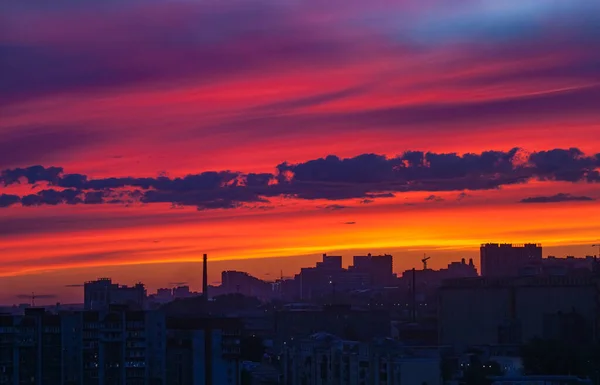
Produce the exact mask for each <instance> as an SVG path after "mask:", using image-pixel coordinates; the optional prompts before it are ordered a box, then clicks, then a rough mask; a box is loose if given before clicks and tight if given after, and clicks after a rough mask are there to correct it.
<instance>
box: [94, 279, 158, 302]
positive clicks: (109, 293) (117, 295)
mask: <svg viewBox="0 0 600 385" xmlns="http://www.w3.org/2000/svg"><path fill="white" fill-rule="evenodd" d="M83 290H84V308H85V310H107V309H108V307H109V305H113V304H120V305H128V306H130V307H132V308H137V309H143V308H144V306H145V302H146V288H145V287H144V284H142V283H137V284H135V286H125V285H123V286H120V285H119V284H116V283H113V282H112V280H111V279H110V278H99V279H98V280H96V281H88V282H86V283H85V284H84V285H83Z"/></svg>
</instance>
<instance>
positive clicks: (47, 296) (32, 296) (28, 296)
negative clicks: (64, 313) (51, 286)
mask: <svg viewBox="0 0 600 385" xmlns="http://www.w3.org/2000/svg"><path fill="white" fill-rule="evenodd" d="M17 298H23V299H28V300H30V301H31V307H35V299H36V298H38V299H50V298H56V295H54V294H38V295H36V294H35V293H34V292H32V293H31V294H19V295H17Z"/></svg>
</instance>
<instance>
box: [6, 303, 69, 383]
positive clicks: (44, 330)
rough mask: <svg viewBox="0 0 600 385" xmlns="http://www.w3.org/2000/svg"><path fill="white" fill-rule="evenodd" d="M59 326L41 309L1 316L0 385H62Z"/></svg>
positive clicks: (53, 316)
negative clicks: (22, 313)
mask: <svg viewBox="0 0 600 385" xmlns="http://www.w3.org/2000/svg"><path fill="white" fill-rule="evenodd" d="M61 354H62V341H61V323H60V318H59V317H58V316H57V315H52V314H49V313H46V312H45V311H44V309H41V308H30V309H26V310H25V314H24V315H17V316H13V315H0V384H11V385H12V384H19V385H20V384H31V385H45V384H61V381H62V370H61V365H62V362H61Z"/></svg>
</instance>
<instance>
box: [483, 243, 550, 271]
mask: <svg viewBox="0 0 600 385" xmlns="http://www.w3.org/2000/svg"><path fill="white" fill-rule="evenodd" d="M541 260H542V245H539V244H533V243H526V244H524V245H512V244H497V243H487V244H484V245H481V247H480V266H481V275H482V276H483V277H515V276H518V275H519V274H520V272H521V271H522V270H523V269H525V268H527V267H529V266H531V265H535V264H539V263H540V262H541Z"/></svg>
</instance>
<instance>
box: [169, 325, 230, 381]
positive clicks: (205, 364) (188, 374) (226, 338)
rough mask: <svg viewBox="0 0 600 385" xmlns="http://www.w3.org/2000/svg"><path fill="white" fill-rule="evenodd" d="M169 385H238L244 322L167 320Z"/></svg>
mask: <svg viewBox="0 0 600 385" xmlns="http://www.w3.org/2000/svg"><path fill="white" fill-rule="evenodd" d="M167 328H168V331H167V381H166V385H181V384H185V385H239V384H240V383H241V366H240V338H241V329H242V324H241V321H239V320H237V319H231V318H220V319H219V318H169V319H168V320H167Z"/></svg>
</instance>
